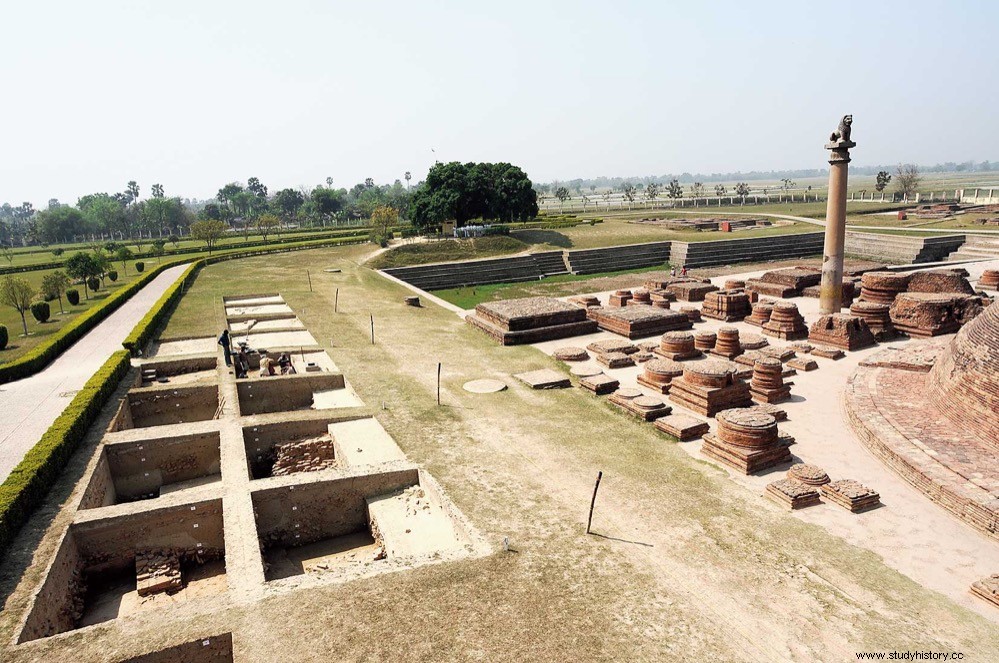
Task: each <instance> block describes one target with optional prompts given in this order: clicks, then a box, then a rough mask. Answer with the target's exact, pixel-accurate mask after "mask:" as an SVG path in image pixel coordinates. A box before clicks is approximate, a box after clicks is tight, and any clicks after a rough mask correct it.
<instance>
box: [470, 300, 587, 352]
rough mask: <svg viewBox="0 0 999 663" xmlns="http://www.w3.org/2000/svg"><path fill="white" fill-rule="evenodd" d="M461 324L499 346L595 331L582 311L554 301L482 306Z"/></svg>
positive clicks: (508, 302)
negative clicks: (477, 331)
mask: <svg viewBox="0 0 999 663" xmlns="http://www.w3.org/2000/svg"><path fill="white" fill-rule="evenodd" d="M465 321H466V322H467V323H468V324H470V325H472V326H473V327H475V328H476V329H479V330H481V331H483V332H485V333H487V334H489V335H490V336H492V337H493V338H494V339H496V340H497V341H499V342H500V343H501V344H503V345H521V344H525V343H539V342H541V341H551V340H555V339H559V338H567V337H569V336H579V335H582V334H592V333H593V332H595V331H596V330H597V324H596V322H593V321H592V320H588V319H587V315H586V310H585V309H582V308H580V307H579V306H576V305H574V304H570V303H568V302H563V301H561V300H558V299H555V298H554V297H525V298H522V299H506V300H501V301H497V302H483V303H482V304H479V305H478V306H476V307H475V312H474V313H473V314H471V315H468V316H466V318H465Z"/></svg>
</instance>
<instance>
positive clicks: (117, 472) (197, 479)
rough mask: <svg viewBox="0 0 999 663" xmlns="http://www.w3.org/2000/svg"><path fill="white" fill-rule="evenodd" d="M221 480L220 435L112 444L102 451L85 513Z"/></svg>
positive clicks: (83, 505) (84, 502)
mask: <svg viewBox="0 0 999 663" xmlns="http://www.w3.org/2000/svg"><path fill="white" fill-rule="evenodd" d="M221 479H222V475H221V462H220V457H219V434H218V432H217V431H211V432H206V433H195V434H191V435H182V436H177V437H168V438H160V439H147V440H138V441H129V442H109V443H107V444H105V445H104V447H103V449H101V452H100V457H99V459H98V461H97V466H96V468H95V469H94V473H93V475H92V476H91V479H90V483H89V485H88V486H87V489H86V491H85V492H84V495H83V500H82V501H81V502H80V508H81V509H95V508H98V507H102V506H110V505H112V504H121V503H123V502H135V501H138V500H148V499H155V498H157V497H160V496H162V495H166V494H168V493H176V492H179V491H183V490H188V489H191V488H198V487H201V486H204V485H207V484H212V483H217V482H219V481H221Z"/></svg>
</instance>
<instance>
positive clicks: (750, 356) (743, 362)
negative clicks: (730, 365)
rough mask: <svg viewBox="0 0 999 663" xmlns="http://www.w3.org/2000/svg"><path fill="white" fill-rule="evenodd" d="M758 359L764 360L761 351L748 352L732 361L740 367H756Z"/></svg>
mask: <svg viewBox="0 0 999 663" xmlns="http://www.w3.org/2000/svg"><path fill="white" fill-rule="evenodd" d="M757 359H763V353H762V352H760V351H759V350H747V351H745V352H743V353H742V354H741V355H739V356H738V357H734V358H733V359H732V361H734V362H735V363H737V364H739V365H740V366H749V367H753V366H755V365H756V360H757Z"/></svg>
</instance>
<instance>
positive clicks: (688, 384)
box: [669, 359, 753, 417]
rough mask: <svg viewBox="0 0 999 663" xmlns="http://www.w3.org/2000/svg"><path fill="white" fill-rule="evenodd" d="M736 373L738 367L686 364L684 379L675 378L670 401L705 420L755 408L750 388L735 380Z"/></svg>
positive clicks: (715, 362) (716, 362)
mask: <svg viewBox="0 0 999 663" xmlns="http://www.w3.org/2000/svg"><path fill="white" fill-rule="evenodd" d="M737 373H738V366H736V365H735V364H733V363H732V362H728V361H722V360H717V359H709V360H707V361H700V362H695V363H693V364H687V365H685V366H684V369H683V375H682V376H680V377H679V378H673V380H672V386H671V387H670V391H669V398H670V400H671V401H673V402H674V403H676V404H677V405H681V406H683V407H685V408H687V409H688V410H691V411H693V412H696V413H698V414H700V415H701V416H704V417H713V416H715V415H716V414H718V413H719V412H721V411H723V410H727V409H730V408H738V407H748V406H750V405H752V404H753V402H752V398H751V397H750V393H749V385H748V384H746V383H745V382H743V381H742V380H740V379H739V378H738V377H736V375H737Z"/></svg>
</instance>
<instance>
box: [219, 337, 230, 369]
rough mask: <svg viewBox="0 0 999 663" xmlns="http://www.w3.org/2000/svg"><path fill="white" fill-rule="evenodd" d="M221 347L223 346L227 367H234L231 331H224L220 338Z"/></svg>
mask: <svg viewBox="0 0 999 663" xmlns="http://www.w3.org/2000/svg"><path fill="white" fill-rule="evenodd" d="M219 345H221V346H222V354H223V355H225V365H226V366H232V341H230V340H229V330H228V329H223V330H222V335H221V336H219Z"/></svg>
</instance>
